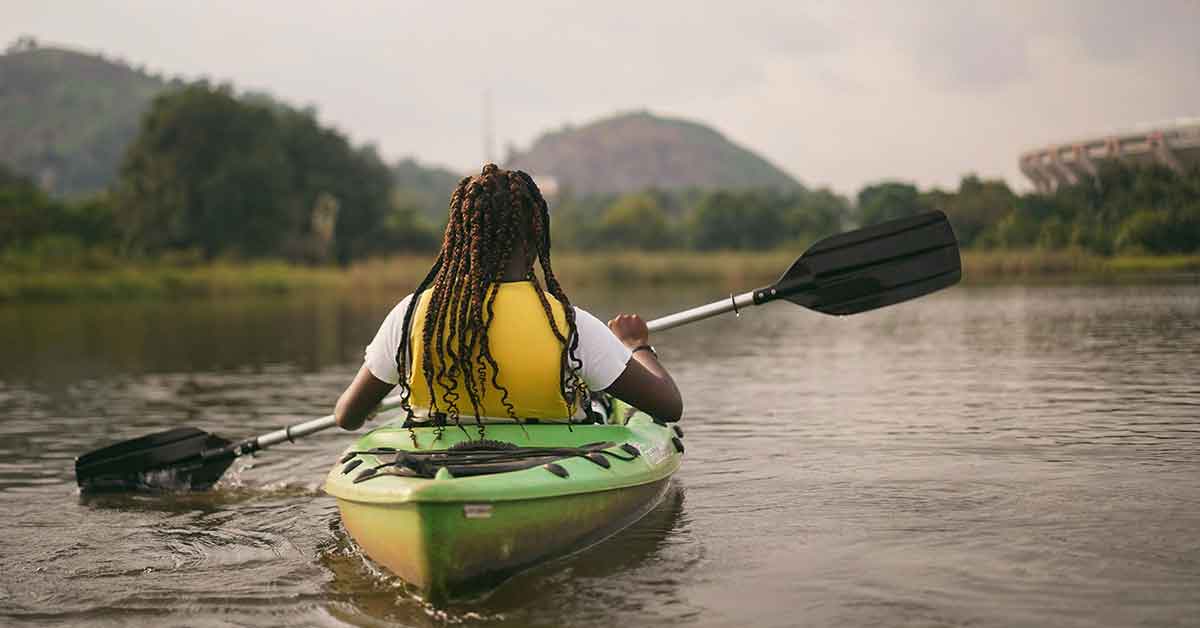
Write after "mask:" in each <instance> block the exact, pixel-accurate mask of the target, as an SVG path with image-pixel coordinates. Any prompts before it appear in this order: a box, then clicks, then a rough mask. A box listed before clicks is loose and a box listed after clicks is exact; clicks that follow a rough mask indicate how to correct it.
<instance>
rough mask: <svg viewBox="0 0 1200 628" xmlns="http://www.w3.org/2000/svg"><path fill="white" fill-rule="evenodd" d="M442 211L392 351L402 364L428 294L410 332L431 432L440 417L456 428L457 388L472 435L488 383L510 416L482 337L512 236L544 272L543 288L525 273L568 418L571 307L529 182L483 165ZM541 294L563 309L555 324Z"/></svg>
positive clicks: (574, 400) (573, 340) (540, 202)
mask: <svg viewBox="0 0 1200 628" xmlns="http://www.w3.org/2000/svg"><path fill="white" fill-rule="evenodd" d="M449 210H450V211H449V218H448V220H447V224H446V232H445V235H444V237H443V239H442V248H441V251H440V253H439V255H438V258H437V261H436V262H435V263H434V267H433V268H431V269H430V271H429V274H428V275H426V277H425V279H424V280H423V281H422V282H421V285H420V287H419V288H418V291H417V293H415V294H414V296H413V305H410V307H409V309H408V311H407V312H406V313H405V321H404V324H405V331H404V334H403V339H402V343H401V344H402V347H401V348H400V349H399V351H398V355H397V363H398V365H403V366H404V367H408V368H411V366H410V365H409V362H410V361H411V359H412V353H411V348H410V347H409V346H408V344H409V341H408V333H409V332H408V327H409V325H410V324H411V320H412V317H413V312H414V309H415V306H416V303H417V300H418V299H419V298H420V296H421V292H424V291H426V290H428V291H429V293H430V294H429V299H428V302H427V305H426V309H425V321H424V327H423V329H422V330H421V338H420V341H421V346H422V352H423V355H422V357H421V372H422V374H423V375H424V377H425V382H426V386H427V389H428V393H429V399H430V406H431V407H430V414H431V417H432V418H433V420H434V424H435V426H437V429H438V431H437V435H436V436H435V439H439V438H441V435H442V433H443V430H444V428H445V427H446V425H447V421H452V422H453V423H454V425H456V426H458V427H459V428H460V429H465V428H463V426H462V424H461V422H460V414H461V411H460V408H459V402H460V401H461V395H460V393H459V392H458V389H459V386H460V385H461V387H462V390H463V391H464V392H465V394H466V397H467V398H468V400H469V401H470V403H471V410H472V412H473V414H474V415H475V420H476V426H477V428H478V430H479V434H480V437H481V438H482V436H483V432H484V427H483V402H484V398H485V394H486V391H487V387H488V386H489V385H491V386H492V387H494V388H495V389H497V390H498V391H499V392H500V396H501V404H502V405H503V406H504V408H505V412H506V414H508V416H509V418H512V419H514V420H518V421H519V417H518V416H517V412H516V407H515V405H514V404H513V403H512V401H511V400H510V399H509V392H508V389H507V388H505V387H504V386H503V385H502V384H501V379H502V378H501V374H500V365H499V364H498V363H497V361H496V359H495V357H494V356H493V355H492V352H491V346H490V341H489V328H490V325H491V321H492V320H493V317H494V314H495V312H494V309H495V300H496V295H497V293H498V292H499V285H498V284H499V283H500V281H502V280H503V275H504V273H505V271H506V269H507V267H508V264H509V262H510V261H511V260H512V256H513V253H514V250H515V248H516V247H515V242H516V241H517V240H518V239H522V240H524V241H525V242H526V250H527V251H528V252H529V253H530V255H531V257H535V258H536V260H537V262H538V263H539V265H540V267H541V269H542V275H543V277H545V281H546V289H543V287H542V285H541V282H539V281H538V279H537V276H536V275H535V274H533V273H532V271H531V273H530V279H531V280H532V283H533V286H534V288H535V292H536V293H537V295H538V300H539V301H540V302H541V305H542V309H543V311H544V312H545V314H546V320H547V322H548V324H549V326H550V329H551V331H552V333H553V335H554V337H555V338H556V339H557V340H558V341H559V343H560V344H561V345H562V347H563V349H562V355H561V357H560V360H559V362H560V377H559V383H560V386H561V391H560V392H561V393H562V397H563V401H564V402H565V403H566V406H567V408H568V411H569V412H570V413H572V414H573V413H574V411H575V409H576V408H577V407H578V404H579V403H580V391H581V390H582V389H583V383H582V380H581V378H580V376H579V369H580V368H581V367H582V363H581V362H580V361H579V359H578V358H577V357H576V350H577V348H578V344H579V338H578V332H577V330H576V325H575V311H574V308H573V307H571V304H570V301H569V300H568V299H567V296H566V294H565V293H564V292H563V290H562V287H561V286H560V285H559V283H558V279H557V278H556V277H555V276H554V272H553V269H552V268H551V264H550V239H549V209H548V206H547V205H546V201H545V199H544V198H543V197H542V195H541V192H540V191H539V190H538V189H537V185H536V184H535V183H534V182H533V179H532V178H531V177H530V176H529V175H528V174H526V173H524V172H520V171H513V172H506V171H502V170H500V169H499V168H497V167H496V166H495V165H494V164H488V165H486V166H484V168H483V171H482V172H481V173H480V174H479V175H478V176H475V177H465V178H463V179H462V180H461V181H459V184H458V186H457V187H456V188H455V190H454V193H453V194H452V195H451V198H450V207H449ZM547 291H549V293H550V294H551V295H552V296H553V297H554V298H555V299H557V300H558V301H559V302H560V303H561V304H562V306H563V309H564V314H565V318H566V323H567V326H566V327H567V328H566V329H565V330H563V329H560V328H559V325H558V322H557V321H556V320H555V317H554V315H553V310H552V309H551V307H550V303H549V301H548V299H547V297H546V292H547ZM435 353H436V355H437V357H438V358H439V359H437V360H435V359H434V357H435ZM405 372H406V371H405V370H402V371H401V373H405ZM405 379H406V378H404V377H402V381H403V384H402V385H403V388H402V399H404V400H406V399H407V396H406V395H407V394H408V393H410V392H411V391H409V390H408V382H407V381H405ZM439 392H440V394H439ZM439 402H440V403H439ZM410 416H411V410H410Z"/></svg>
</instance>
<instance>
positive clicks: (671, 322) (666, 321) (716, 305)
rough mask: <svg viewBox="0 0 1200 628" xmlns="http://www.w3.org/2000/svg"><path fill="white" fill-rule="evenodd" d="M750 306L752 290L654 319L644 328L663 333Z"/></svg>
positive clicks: (752, 297)
mask: <svg viewBox="0 0 1200 628" xmlns="http://www.w3.org/2000/svg"><path fill="white" fill-rule="evenodd" d="M752 305H754V291H753V290H751V291H750V292H743V293H742V294H738V295H732V294H731V295H729V297H728V298H725V299H721V300H720V301H713V302H712V303H709V304H708V305H698V306H696V307H694V308H692V309H690V310H684V311H682V312H676V313H674V314H668V315H667V316H663V317H661V318H656V319H654V320H652V321H650V322H648V323H646V327H648V328H649V329H650V331H665V330H667V329H672V328H675V327H679V326H680V325H686V324H688V323H693V322H695V321H701V320H704V319H706V318H711V317H713V316H716V315H718V314H724V313H726V312H740V311H741V310H743V309H745V308H748V307H750V306H752Z"/></svg>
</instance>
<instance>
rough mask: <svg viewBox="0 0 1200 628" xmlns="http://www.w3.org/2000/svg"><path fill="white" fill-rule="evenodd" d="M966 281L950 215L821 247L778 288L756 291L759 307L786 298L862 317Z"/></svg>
mask: <svg viewBox="0 0 1200 628" xmlns="http://www.w3.org/2000/svg"><path fill="white" fill-rule="evenodd" d="M961 278H962V262H961V261H960V259H959V253H958V240H957V239H956V238H955V237H954V230H953V229H951V228H950V221H949V220H947V219H946V215H945V214H943V213H942V212H940V211H933V212H929V213H927V214H921V215H919V216H913V217H911V218H901V219H899V220H891V221H888V222H884V223H880V224H877V225H871V226H869V227H864V228H862V229H857V230H855V231H850V232H847V233H843V234H839V235H835V236H831V237H828V238H825V239H824V240H821V241H820V242H817V243H816V244H814V245H813V246H812V247H811V248H809V249H808V251H807V252H805V253H804V255H803V256H801V257H800V259H798V260H796V262H795V263H794V264H792V267H791V268H789V269H788V270H787V272H786V273H784V274H783V277H781V278H780V279H779V281H778V282H776V283H775V285H773V286H770V287H767V288H763V289H761V290H758V291H756V292H755V303H761V302H765V301H769V300H773V299H780V298H782V299H787V300H788V301H791V302H793V303H796V304H798V305H803V306H804V307H807V308H810V309H814V310H817V311H818V312H824V313H825V314H835V315H845V314H857V313H859V312H866V311H868V310H873V309H876V308H880V307H884V306H887V305H892V304H893V303H900V302H901V301H907V300H909V299H915V298H917V297H919V296H922V295H925V294H929V293H930V292H935V291H937V290H941V289H942V288H945V287H948V286H951V285H954V284H955V283H957V282H958V280H959V279H961ZM760 297H761V298H760Z"/></svg>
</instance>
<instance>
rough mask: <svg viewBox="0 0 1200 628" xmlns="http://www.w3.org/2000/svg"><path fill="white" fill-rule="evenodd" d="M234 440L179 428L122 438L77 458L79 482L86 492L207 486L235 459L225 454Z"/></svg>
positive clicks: (199, 487)
mask: <svg viewBox="0 0 1200 628" xmlns="http://www.w3.org/2000/svg"><path fill="white" fill-rule="evenodd" d="M229 444H230V441H227V440H225V439H224V438H221V437H220V436H216V435H214V434H209V433H208V432H204V431H201V430H198V429H196V428H194V427H179V428H175V429H171V430H167V431H164V432H157V433H155V434H150V435H148V436H142V437H141V438H135V439H133V440H127V441H122V442H120V443H116V444H114V445H109V446H108V447H105V448H103V449H97V450H96V451H93V452H89V453H86V454H84V455H82V456H80V457H78V458H76V459H75V480H76V481H77V482H78V483H79V488H80V490H82V491H83V492H88V493H93V492H105V491H137V490H142V491H145V490H151V491H154V490H203V489H206V488H208V487H210V486H212V485H213V484H215V483H216V481H217V480H218V479H220V478H221V474H223V473H225V470H226V469H227V468H229V465H230V464H231V463H232V462H233V456H230V455H215V456H214V455H208V456H206V455H205V452H210V453H211V452H219V451H222V450H223V448H225V447H226V446H228V445H229Z"/></svg>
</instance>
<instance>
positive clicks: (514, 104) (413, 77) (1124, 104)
mask: <svg viewBox="0 0 1200 628" xmlns="http://www.w3.org/2000/svg"><path fill="white" fill-rule="evenodd" d="M705 4H706V3H701V2H696V1H695V0H692V1H690V2H653V1H646V0H641V1H639V2H620V1H609V2H579V3H572V2H566V1H547V2H525V1H522V0H508V1H505V2H487V3H483V2H478V3H472V2H427V3H426V2H401V1H398V0H396V1H392V2H362V1H353V2H352V1H339V2H322V3H317V2H306V1H303V0H299V1H297V0H282V1H272V2H268V1H265V0H262V1H254V2H245V1H243V0H235V1H217V0H205V1H195V2H191V1H182V0H174V1H171V2H158V1H155V0H150V1H136V2H135V1H132V0H126V1H109V0H89V1H87V2H77V1H70V2H67V1H57V0H39V1H37V2H33V1H22V0H0V5H2V7H0V18H2V19H0V42H10V41H12V40H14V39H15V38H16V37H17V36H19V35H23V34H28V35H33V36H35V37H37V38H38V39H39V40H40V41H42V42H43V43H45V44H62V45H67V46H71V47H76V48H80V49H85V50H89V51H97V52H103V53H104V54H106V55H108V56H115V57H120V58H123V59H125V60H127V61H129V62H130V63H132V64H135V65H145V66H147V68H148V69H150V70H153V71H158V72H162V73H165V74H167V75H178V76H182V77H184V78H199V77H209V78H211V79H213V80H218V81H231V82H233V83H234V84H235V85H236V86H238V87H239V88H241V89H259V90H265V91H268V92H271V93H273V94H274V95H276V96H277V97H279V98H282V99H284V100H286V101H289V102H292V103H294V104H299V105H313V106H315V107H316V108H317V109H318V110H319V112H320V117H321V118H322V120H324V121H325V122H328V123H331V124H333V125H335V126H337V127H338V128H340V129H342V130H343V131H345V132H347V133H348V134H349V135H350V136H351V137H353V138H354V139H355V140H357V141H370V142H373V143H375V144H377V145H378V146H379V148H380V150H381V152H382V153H383V154H384V155H385V156H387V157H400V156H404V155H414V156H417V157H418V158H419V159H421V160H422V161H426V162H432V163H437V164H442V165H445V166H449V167H451V168H453V169H456V170H464V171H465V170H468V169H471V168H473V167H476V168H477V167H478V164H479V163H480V162H481V161H482V160H483V158H484V154H485V153H484V142H483V139H482V138H483V118H484V114H483V111H484V108H485V107H484V104H483V103H484V100H485V96H484V95H485V94H487V93H490V95H491V96H490V99H491V101H492V110H493V112H494V113H493V117H494V120H495V123H494V124H495V137H496V142H495V143H496V145H497V146H499V147H502V146H504V145H505V144H506V143H512V144H514V145H516V146H518V147H522V148H524V147H526V146H528V145H529V144H530V143H531V142H532V141H533V139H534V138H536V137H537V135H539V134H540V133H541V132H543V131H546V130H548V129H552V128H557V127H561V126H563V125H564V124H568V123H571V124H582V123H586V122H588V121H590V120H593V119H596V118H598V117H603V116H606V115H609V114H611V113H613V112H616V111H627V110H634V109H649V110H650V111H653V112H655V113H659V114H663V115H671V116H680V117H685V118H690V119H694V120H697V121H701V122H705V123H708V124H710V125H712V126H715V127H716V128H718V129H719V130H720V131H722V132H723V133H724V134H725V135H726V136H728V137H729V138H731V139H733V140H734V141H736V142H738V143H740V144H743V145H745V146H747V147H749V148H751V149H753V150H755V151H758V152H759V153H760V154H762V155H764V156H765V157H767V158H768V159H769V160H771V161H772V162H774V163H775V164H776V165H778V166H779V167H781V168H782V169H784V170H786V171H788V172H790V173H792V174H793V175H794V176H795V177H797V178H798V179H799V180H800V181H802V182H804V183H805V184H807V185H812V186H819V185H827V186H831V187H833V188H834V189H836V190H838V191H840V192H843V193H848V194H851V193H854V192H855V191H857V189H858V188H859V187H860V186H861V185H863V184H864V183H867V182H871V181H876V180H880V179H901V180H909V181H914V182H917V183H919V184H920V185H923V186H928V185H941V186H953V185H955V184H956V183H957V181H958V179H959V177H960V176H961V175H962V174H964V173H966V172H972V171H973V172H977V173H979V174H980V175H983V176H988V177H1003V178H1005V179H1007V180H1008V181H1009V182H1010V183H1012V184H1016V185H1019V186H1021V187H1023V188H1024V187H1027V186H1028V184H1027V182H1025V181H1024V180H1023V179H1022V178H1021V176H1020V174H1019V171H1018V170H1017V167H1016V160H1017V155H1018V153H1019V152H1021V151H1022V150H1024V149H1027V148H1031V147H1035V146H1038V145H1042V144H1046V143H1050V142H1055V141H1065V140H1070V139H1074V138H1079V137H1087V136H1092V135H1096V134H1102V133H1105V132H1108V131H1113V130H1119V129H1125V128H1129V127H1132V126H1134V125H1137V124H1139V123H1144V122H1153V121H1159V120H1164V119H1173V118H1179V117H1188V116H1200V0H1175V1H1168V0H1161V1H1153V0H1150V1H1148V2H1144V3H1143V2H1135V1H1133V0H1117V1H1105V0H1085V1H1072V2H1034V1H1030V2H1025V1H1019V0H1005V1H1002V2H966V1H961V2H960V1H954V0H944V1H940V2H932V1H931V2H916V1H904V2H900V1H893V2H778V1H770V0H767V1H760V0H738V1H736V2H723V3H716V2H714V3H711V4H713V5H717V6H705ZM502 150H503V149H502V148H500V149H498V150H497V154H502Z"/></svg>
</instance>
